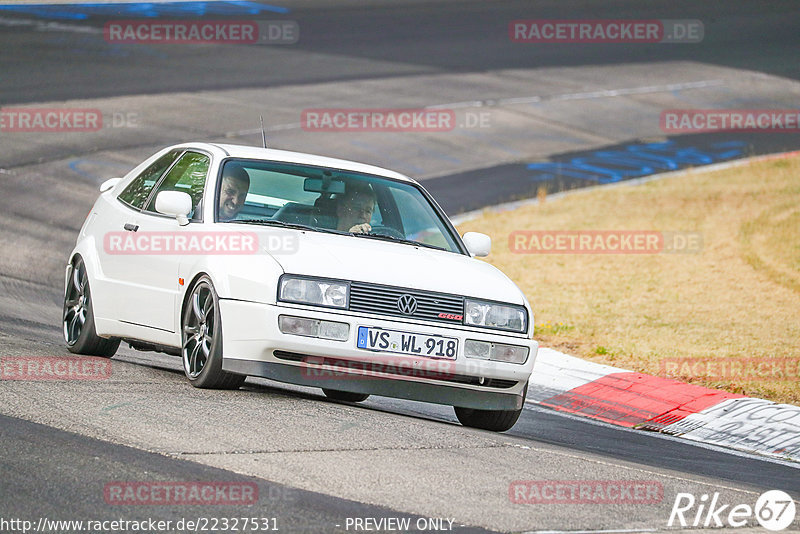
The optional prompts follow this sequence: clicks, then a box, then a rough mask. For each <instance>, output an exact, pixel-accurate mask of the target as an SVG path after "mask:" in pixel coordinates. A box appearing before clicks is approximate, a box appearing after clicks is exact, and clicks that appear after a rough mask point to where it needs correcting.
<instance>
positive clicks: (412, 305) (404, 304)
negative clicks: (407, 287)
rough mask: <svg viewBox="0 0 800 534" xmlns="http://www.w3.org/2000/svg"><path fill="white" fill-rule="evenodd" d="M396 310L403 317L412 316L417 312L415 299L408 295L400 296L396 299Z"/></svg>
mask: <svg viewBox="0 0 800 534" xmlns="http://www.w3.org/2000/svg"><path fill="white" fill-rule="evenodd" d="M397 309H398V310H400V312H401V313H404V314H405V315H412V314H413V313H414V312H415V311H417V299H415V298H414V296H413V295H409V294H408V293H406V294H405V295H400V298H398V299H397Z"/></svg>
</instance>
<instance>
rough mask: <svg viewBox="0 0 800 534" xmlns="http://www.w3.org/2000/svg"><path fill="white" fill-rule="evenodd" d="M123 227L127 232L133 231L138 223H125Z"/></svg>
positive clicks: (136, 228) (137, 227) (137, 226)
mask: <svg viewBox="0 0 800 534" xmlns="http://www.w3.org/2000/svg"><path fill="white" fill-rule="evenodd" d="M123 228H125V229H126V230H127V231H129V232H135V231H137V230H138V229H139V225H138V224H133V223H125V226H123Z"/></svg>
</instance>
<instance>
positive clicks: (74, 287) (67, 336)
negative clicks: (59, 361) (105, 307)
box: [61, 256, 120, 358]
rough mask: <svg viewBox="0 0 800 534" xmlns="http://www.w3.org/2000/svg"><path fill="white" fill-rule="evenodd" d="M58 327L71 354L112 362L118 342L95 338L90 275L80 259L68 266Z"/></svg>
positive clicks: (96, 336)
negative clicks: (99, 357) (108, 359)
mask: <svg viewBox="0 0 800 534" xmlns="http://www.w3.org/2000/svg"><path fill="white" fill-rule="evenodd" d="M61 324H62V329H63V331H64V341H66V342H67V350H68V351H70V352H72V353H73V354H85V355H89V356H101V357H103V358H111V357H112V356H113V355H114V354H115V353H116V352H117V349H118V348H119V343H120V340H119V339H115V338H111V339H106V338H102V337H100V336H98V335H97V330H96V329H95V326H94V308H93V307H92V293H91V291H90V290H89V275H88V273H87V272H86V265H85V264H84V263H83V258H81V257H80V256H77V257H75V259H73V260H72V263H70V271H69V273H68V275H67V287H66V289H65V291H64V306H63V308H62V313H61Z"/></svg>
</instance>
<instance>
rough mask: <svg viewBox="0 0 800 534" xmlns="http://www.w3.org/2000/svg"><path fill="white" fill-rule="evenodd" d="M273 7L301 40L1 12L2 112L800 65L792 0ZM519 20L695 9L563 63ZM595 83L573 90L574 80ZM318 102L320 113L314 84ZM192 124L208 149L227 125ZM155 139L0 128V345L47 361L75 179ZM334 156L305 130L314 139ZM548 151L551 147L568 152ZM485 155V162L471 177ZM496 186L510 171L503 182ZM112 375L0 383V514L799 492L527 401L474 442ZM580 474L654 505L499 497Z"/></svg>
mask: <svg viewBox="0 0 800 534" xmlns="http://www.w3.org/2000/svg"><path fill="white" fill-rule="evenodd" d="M285 5H286V6H289V7H290V11H289V12H288V13H284V14H275V13H274V12H268V11H265V12H264V13H263V14H260V15H258V17H259V18H268V19H278V18H286V19H292V20H296V21H298V22H299V24H300V27H301V31H302V38H301V41H300V42H299V43H298V44H297V45H293V46H292V47H291V48H290V47H283V48H281V49H278V48H275V47H231V46H209V45H204V46H202V47H189V48H182V47H144V48H135V47H134V48H131V47H127V48H126V47H113V46H107V45H106V44H104V43H102V41H101V42H98V39H96V38H89V37H88V36H90V35H92V34H89V33H82V32H80V31H73V30H67V31H55V30H53V31H50V30H44V31H39V30H33V28H34V24H35V23H36V22H35V21H37V20H39V21H41V20H46V19H39V18H38V17H37V16H36V15H35V14H33V15H32V14H30V13H15V12H11V11H9V12H5V13H0V22H2V24H0V47H2V48H0V50H2V51H3V52H0V72H1V73H2V74H0V102H2V104H3V105H4V106H7V105H11V104H14V105H20V106H22V105H26V104H33V103H39V102H61V101H66V100H74V99H79V100H87V101H88V100H90V99H98V98H122V97H131V98H135V97H136V96H137V95H142V94H152V95H156V96H158V95H164V94H166V95H167V97H168V95H169V93H172V92H175V91H182V92H190V93H191V92H198V91H225V90H233V89H242V90H248V89H252V88H256V89H268V90H274V91H277V92H280V91H281V88H282V87H283V86H291V87H293V88H294V89H292V90H293V91H297V89H296V88H297V87H298V86H303V85H306V86H309V87H311V88H312V89H313V87H314V86H316V85H318V84H322V83H338V82H341V83H350V82H353V83H358V82H360V81H362V80H376V83H380V84H382V85H381V87H383V88H384V90H385V91H387V92H386V93H385V94H384V96H385V97H386V99H387V100H388V101H389V102H394V101H397V102H398V104H397V105H398V106H399V105H402V104H401V103H402V102H404V100H403V95H404V93H405V92H407V91H409V90H410V89H409V88H408V86H407V85H406V84H407V83H408V79H409V77H411V79H414V78H413V77H414V76H426V75H439V74H446V75H452V76H456V77H457V76H462V75H463V76H470V75H473V74H474V73H483V72H486V71H492V70H502V69H553V68H556V69H557V68H560V67H569V68H571V69H574V70H570V71H569V72H570V73H575V72H578V73H580V72H586V73H588V75H587V77H588V78H592V76H593V75H594V74H595V73H597V72H602V73H604V74H603V76H606V77H608V76H614V75H617V76H620V77H624V76H625V75H626V73H630V72H633V71H636V69H637V68H638V69H639V70H640V71H641V70H647V67H648V65H649V64H650V63H651V62H653V63H655V62H666V63H668V64H669V63H670V62H692V63H698V64H702V68H703V69H705V70H707V71H712V70H714V69H718V71H719V72H723V70H725V71H726V72H727V71H728V70H730V69H736V70H739V69H741V70H746V71H757V72H760V73H765V74H768V75H770V76H771V78H770V80H768V81H769V82H770V83H773V84H775V83H777V82H776V81H775V79H776V78H781V79H784V80H788V81H787V83H789V82H791V81H793V80H797V79H798V77H800V70H799V69H800V66H798V63H797V61H796V50H797V49H798V48H800V47H798V45H800V42H798V41H800V36H798V35H797V32H796V28H797V23H798V15H797V13H796V11H797V10H796V4H795V3H794V2H737V3H735V4H732V3H728V2H725V3H722V2H720V3H717V2H702V3H701V2H669V3H658V4H648V5H647V6H645V5H643V4H641V3H640V2H618V3H614V4H613V5H612V6H610V7H609V6H603V5H601V4H594V3H586V2H580V3H569V2H543V3H537V4H536V5H535V9H533V7H532V4H530V3H529V2H491V3H484V2H457V1H449V2H439V3H435V2H430V3H425V2H403V3H402V4H395V5H389V6H386V5H382V3H373V4H370V5H363V6H344V7H336V8H334V7H332V6H331V5H326V4H325V3H324V2H303V3H299V4H297V5H296V7H295V6H292V5H291V4H285ZM109 18H114V17H109V16H108V15H105V16H94V15H92V16H90V17H89V18H88V19H87V20H84V21H81V25H82V26H84V27H85V26H88V27H94V28H101V27H102V25H103V24H104V22H105V21H106V20H109ZM518 18H519V19H525V18H564V19H567V18H570V19H574V18H606V19H629V18H643V19H644V18H647V19H653V18H669V19H699V20H702V21H703V22H704V25H705V34H706V37H705V39H704V41H703V44H702V46H699V47H698V46H694V47H689V46H688V45H669V46H667V45H640V46H636V47H632V46H631V47H628V46H620V45H593V46H570V47H569V48H568V49H567V52H566V53H565V49H564V47H563V46H560V47H559V46H555V45H543V46H538V47H535V48H531V47H526V46H520V45H514V46H512V45H511V44H510V43H509V42H508V39H507V23H508V21H509V20H513V19H518ZM9 21H16V23H15V24H11V23H10V22H9ZM30 21H34V22H30ZM593 68H594V69H600V70H591V69H593ZM655 71H656V69H654V76H655V75H656V74H655ZM548 72H551V71H548ZM715 72H716V71H715ZM610 73H616V74H610ZM715 75H716V74H715ZM603 81H607V80H601V79H597V80H593V79H588V80H584V81H583V83H584V86H582V87H581V89H584V88H591V87H593V86H594V84H595V83H597V84H599V83H601V82H603ZM531 83H533V82H531ZM332 87H352V86H351V85H334V86H332ZM497 90H498V91H500V92H501V89H500V88H498V89H497ZM431 91H435V87H431ZM479 92H480V91H479ZM775 92H776V93H778V92H779V91H778V90H775ZM487 94H488V95H489V96H491V94H490V93H489V92H488V91H487ZM767 94H769V93H767ZM436 96H438V97H440V98H442V99H444V100H443V101H445V102H450V101H459V100H461V99H462V98H460V96H461V95H455V94H449V93H447V92H446V91H445V94H438V95H436ZM330 98H331V101H332V102H338V101H337V99H336V96H335V95H332V96H331V97H330ZM342 98H345V99H346V95H345V96H343V97H342ZM729 98H730V103H729V104H728V106H729V107H746V106H748V105H751V106H755V104H753V103H752V102H755V100H748V99H747V98H741V97H738V96H737V94H732V95H730V96H729ZM737 98H739V99H738V100H737ZM766 98H774V99H775V101H776V102H777V101H778V97H777V96H775V97H769V96H767V97H766ZM137 102H138V101H137ZM762 102H763V99H762ZM326 103H327V101H325V100H322V101H320V102H319V103H318V105H319V106H320V107H322V106H324V105H325V104H326ZM172 104H173V106H177V107H180V104H179V103H178V102H174V101H173V102H172ZM187 105H188V104H187ZM226 105H227V104H226V103H225V102H221V103H219V104H217V105H215V106H212V107H211V108H210V109H209V116H213V117H218V116H220V115H224V113H225V111H226V108H225V106H226ZM330 105H331V106H335V105H338V104H336V103H332V104H330ZM777 107H780V106H777ZM784 107H785V106H784ZM134 109H137V111H138V108H134ZM141 112H142V113H144V112H145V110H143V109H142V110H141ZM192 127H193V126H192ZM192 127H187V130H189V131H195V132H196V133H195V136H197V135H200V136H204V135H209V136H211V134H209V133H208V130H206V129H202V128H199V127H198V128H196V130H192ZM211 131H216V132H217V134H216V135H215V136H211V137H212V138H216V137H219V136H220V134H222V133H223V132H225V131H228V130H226V129H224V127H223V129H221V130H220V129H219V128H217V129H211ZM178 133H180V134H182V135H186V131H181V132H178ZM170 135H172V136H175V135H177V133H173V132H170ZM246 135H247V134H245V135H243V136H242V137H246ZM249 135H250V136H251V139H252V133H251V134H249ZM276 135H277V134H276ZM576 135H577V134H576ZM587 137H588V136H587ZM634 137H635V136H634ZM624 138H625V137H624V135H622V134H620V136H619V139H624ZM317 139H321V138H317ZM167 140H173V139H171V138H170V137H169V135H166V134H164V137H163V139H162V138H161V137H159V138H157V139H155V140H154V139H152V138H148V137H147V132H133V133H129V132H127V137H124V138H121V139H115V138H114V137H113V136H111V137H110V139H108V140H106V141H105V143H106V144H103V140H100V141H98V140H95V139H93V138H78V139H77V140H73V139H70V145H69V150H65V149H64V148H63V146H65V145H63V144H60V143H59V142H53V141H48V140H47V139H44V138H41V139H40V138H38V137H37V138H34V139H32V140H31V141H30V143H27V141H26V144H27V145H28V147H27V150H28V152H26V156H25V158H22V159H17V154H18V153H19V152H17V148H18V146H19V144H18V143H20V141H18V137H17V138H10V137H8V136H6V134H5V133H0V144H2V145H3V147H4V148H3V150H2V152H0V168H2V169H0V170H2V174H0V184H2V185H0V188H1V189H0V192H2V195H0V228H2V236H0V243H1V244H2V245H1V246H2V252H3V253H2V259H0V286H1V287H2V295H0V321H2V322H0V356H21V355H24V356H64V355H67V354H68V353H67V351H66V350H65V349H64V348H63V346H62V343H61V339H60V336H61V334H60V328H59V317H60V306H61V278H62V277H63V270H62V265H63V262H64V261H65V259H66V256H67V254H68V252H69V250H70V248H71V246H72V244H73V243H74V239H75V236H76V235H77V231H78V228H79V226H80V224H81V222H82V220H83V217H84V216H85V214H86V211H87V210H88V209H89V207H90V205H91V203H92V201H93V200H94V198H95V196H96V194H97V190H96V186H97V184H98V183H99V181H101V176H102V175H103V173H107V172H111V171H110V170H108V169H113V165H116V166H117V168H120V169H124V168H125V167H126V166H127V168H130V167H131V166H132V165H133V164H134V163H135V162H136V160H137V158H141V157H144V156H146V155H147V154H148V153H151V152H152V151H154V150H155V148H157V147H158V146H159V143H161V144H162V145H163V144H165V143H166V141H167ZM180 140H183V139H174V141H180ZM598 142H599V141H598ZM759 142H763V143H766V145H768V146H767V147H766V148H764V150H763V152H768V151H770V149H771V148H772V149H774V148H775V147H776V146H777V145H781V143H784V144H786V143H787V142H786V140H785V138H777V139H776V140H775V143H770V142H764V141H763V139H761V140H759ZM793 143H794V141H791V142H788V145H792V144H793ZM604 144H605V145H609V146H612V147H613V146H614V145H615V143H614V142H606V143H604ZM56 145H60V146H61V151H59V150H58V146H56ZM781 147H782V148H784V147H783V145H781ZM337 148H338V147H337V146H336V145H335V143H334V142H333V141H331V142H329V141H327V140H323V141H322V142H321V147H320V150H321V151H323V152H328V153H330V152H336V151H337ZM112 149H113V151H112ZM383 149H384V150H386V151H390V149H389V147H387V146H383ZM454 151H455V149H454ZM553 154H562V155H563V157H564V158H566V157H568V156H570V155H573V154H572V153H571V152H570V151H568V150H556V151H555V152H553V153H551V154H549V155H551V156H552V155H553ZM30 155H33V156H35V157H33V158H32V157H30ZM86 155H89V156H90V157H92V158H95V159H96V160H98V161H100V164H102V165H109V166H111V167H108V169H102V168H101V170H99V171H98V170H97V169H92V170H93V171H95V172H93V173H88V175H87V174H79V173H76V172H75V171H74V169H75V167H72V168H70V167H68V166H67V164H66V163H67V162H70V161H73V162H74V161H76V160H75V158H78V157H83V156H86ZM422 156H424V154H422ZM380 157H383V156H382V155H381V156H380ZM100 164H98V163H96V165H100ZM506 164H507V163H505V162H501V161H491V160H490V161H486V162H485V164H484V165H483V167H491V166H493V165H506ZM515 165H518V164H516V163H515ZM471 167H473V168H478V166H477V165H474V164H472V165H471ZM426 170H428V169H426ZM429 170H430V175H431V176H432V177H431V178H430V180H432V181H431V184H432V185H433V183H434V182H438V183H439V184H442V185H441V186H438V185H437V187H440V189H439V190H438V191H437V195H439V194H441V195H444V196H447V195H450V196H449V197H447V198H449V199H451V200H450V202H452V206H451V207H452V212H457V211H459V210H463V209H468V208H472V207H475V205H476V204H474V202H476V200H475V198H476V197H478V196H481V195H480V192H479V191H474V194H473V195H466V196H463V195H462V196H459V194H456V193H455V191H454V190H455V189H457V188H458V186H459V185H460V187H461V191H464V190H469V189H467V188H464V187H463V183H464V180H463V179H459V180H455V179H453V178H452V177H453V176H457V173H450V174H447V173H443V172H442V171H441V170H440V168H438V167H437V168H433V167H432V168H431V169H429ZM460 172H462V173H469V172H476V171H474V170H470V169H462V170H461V171H460ZM423 174H425V173H423ZM87 176H88V177H87ZM506 176H507V179H508V180H511V181H513V180H519V178H518V177H519V172H516V171H515V172H509V173H508V174H507V175H506ZM567 185H569V184H567ZM476 187H477V185H476ZM496 200H503V198H497V199H496ZM478 204H480V202H479V203H478ZM112 365H113V376H112V378H111V379H110V380H108V381H104V383H102V384H100V385H98V384H96V383H52V382H51V383H45V382H39V383H36V382H26V383H10V382H5V381H4V382H0V399H2V400H0V414H2V415H0V443H2V447H0V466H2V467H0V471H1V472H2V484H0V517H2V518H6V519H7V518H23V519H30V520H36V519H38V518H40V517H48V518H51V519H111V518H117V517H123V518H129V519H143V518H163V519H177V518H181V517H196V516H203V515H205V516H216V517H223V516H227V517H234V516H238V515H242V514H246V515H249V516H252V515H254V514H255V513H257V515H259V516H261V517H277V518H278V521H279V527H280V530H281V531H285V532H336V531H348V530H347V529H346V528H345V524H346V523H345V521H346V518H348V517H350V518H354V517H362V518H363V517H371V518H379V517H406V516H409V517H414V518H418V517H449V518H454V519H455V523H454V526H455V527H457V529H459V531H464V532H467V531H475V532H478V531H480V529H481V528H486V529H489V530H493V531H532V530H565V531H577V530H601V529H603V530H612V531H622V530H624V531H631V532H633V531H650V530H663V529H666V523H667V518H668V516H669V512H670V509H671V506H672V501H673V500H674V498H675V495H676V494H677V493H678V492H689V493H694V494H695V495H700V494H703V493H713V492H716V491H718V492H720V493H721V494H722V497H723V498H724V499H727V500H726V501H725V502H731V503H737V504H738V503H750V504H752V503H753V502H755V499H756V497H757V495H758V494H759V493H761V492H762V491H765V490H768V489H776V488H778V489H783V490H784V491H788V492H789V493H790V494H791V495H792V496H793V497H794V498H795V499H796V500H797V499H798V498H800V471H798V469H797V467H796V466H791V465H788V464H785V463H781V462H776V461H770V460H765V459H762V458H758V457H754V456H749V455H744V454H739V453H733V452H730V451H725V450H722V449H719V448H713V447H702V446H698V445H695V444H690V443H686V442H682V441H680V440H677V439H674V438H670V437H665V436H659V435H654V434H650V433H644V432H636V431H630V430H624V429H619V428H615V427H612V426H610V425H605V424H600V423H596V422H592V421H588V420H582V419H579V418H575V417H569V416H564V415H561V414H557V413H554V412H551V411H548V410H545V409H541V408H538V407H535V406H528V407H526V410H525V411H524V413H523V415H522V417H521V418H520V421H519V422H518V424H517V425H516V426H515V427H514V429H512V430H511V431H510V432H508V433H506V434H503V435H496V434H491V433H486V432H480V431H475V430H471V429H466V428H463V427H460V426H459V425H458V424H457V423H456V422H455V417H454V416H453V414H452V410H451V409H449V408H448V407H439V406H430V405H424V404H418V403H411V402H403V401H397V400H392V399H378V398H371V399H369V400H368V401H367V402H365V403H363V405H359V406H355V405H349V404H344V403H335V402H331V401H328V400H325V399H324V398H323V397H322V396H321V394H320V393H319V391H317V390H310V389H303V388H295V387H291V386H286V385H282V384H277V383H273V382H269V381H264V380H252V379H251V380H249V381H248V383H247V385H246V387H245V388H243V389H242V390H241V391H239V392H206V391H202V392H201V391H196V390H193V389H192V388H191V387H190V386H188V384H186V383H185V381H184V380H183V378H182V375H181V374H180V372H179V369H180V366H179V362H178V360H177V359H176V358H170V357H167V356H162V355H155V354H151V353H138V352H135V351H132V350H130V349H121V350H120V352H119V353H118V356H117V357H115V358H114V359H113V360H112ZM588 479H595V480H631V479H633V480H656V481H659V482H660V483H661V484H662V485H663V487H664V499H663V502H661V503H660V504H657V505H650V506H643V505H631V504H618V505H597V504H594V505H563V506H547V505H540V506H535V505H514V504H511V503H510V502H509V499H508V486H509V484H510V482H511V481H513V480H588ZM120 480H127V481H149V480H161V481H165V480H166V481H197V480H224V481H241V480H246V481H254V482H255V483H257V484H258V486H259V490H260V491H259V494H260V499H259V503H258V505H257V506H256V507H247V508H246V509H245V508H237V507H225V508H224V509H222V510H221V509H220V507H204V508H202V509H198V508H193V507H186V506H183V507H169V506H161V507H159V506H147V507H135V506H111V505H109V504H108V503H107V502H105V501H104V500H103V493H102V489H103V486H104V484H106V483H108V482H109V481H120ZM751 524H752V523H751ZM797 524H798V523H795V527H796V526H797ZM349 531H350V532H352V531H354V530H353V529H352V528H351V529H349ZM738 531H739V532H742V531H745V530H742V529H738ZM755 531H763V530H755Z"/></svg>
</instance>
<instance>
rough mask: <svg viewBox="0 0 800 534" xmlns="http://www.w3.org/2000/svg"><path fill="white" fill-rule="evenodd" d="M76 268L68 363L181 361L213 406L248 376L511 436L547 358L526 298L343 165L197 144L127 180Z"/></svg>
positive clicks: (476, 243)
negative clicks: (440, 414) (418, 409)
mask: <svg viewBox="0 0 800 534" xmlns="http://www.w3.org/2000/svg"><path fill="white" fill-rule="evenodd" d="M100 190H101V195H100V196H99V198H98V199H97V201H96V202H95V204H94V207H93V208H92V210H91V212H90V213H89V215H88V217H87V218H86V221H85V222H84V224H83V227H82V228H81V230H80V234H79V236H78V240H77V244H76V246H75V248H74V250H73V251H72V253H71V254H70V257H69V262H68V264H67V268H66V289H65V297H64V309H63V312H64V313H63V328H64V338H65V340H66V343H67V346H68V348H69V350H70V351H72V352H74V353H79V354H91V355H98V356H106V357H111V356H112V355H113V354H114V353H115V352H116V350H117V348H118V346H119V344H120V341H125V342H127V343H128V344H130V346H131V347H133V348H135V349H138V350H153V351H159V352H164V353H167V354H174V355H178V356H181V358H182V360H183V368H184V371H185V373H186V376H187V377H188V379H189V381H190V382H191V383H192V384H193V385H194V386H196V387H201V388H236V387H239V386H240V385H241V384H242V382H243V381H244V379H245V378H246V377H247V376H258V377H264V378H269V379H273V380H279V381H283V382H288V383H292V384H299V385H304V386H313V387H320V388H322V389H323V391H324V393H325V395H327V396H328V397H330V398H333V399H336V400H340V401H350V402H358V401H361V400H364V399H366V398H367V396H368V395H370V394H374V395H383V396H388V397H397V398H403V399H412V400H419V401H426V402H433V403H439V404H447V405H451V406H454V407H455V412H456V416H457V417H458V420H459V421H461V423H462V424H464V425H466V426H471V427H477V428H483V429H488V430H495V431H504V430H508V429H509V428H511V427H512V426H513V425H514V423H516V421H517V419H518V417H519V414H520V413H521V411H522V406H523V403H524V401H525V392H526V388H527V383H528V379H529V377H530V375H531V372H532V370H533V364H534V360H535V359H536V352H537V349H538V344H537V342H536V341H534V340H533V339H532V337H533V314H532V311H531V308H530V305H529V304H528V302H527V300H526V299H525V296H524V295H523V293H522V291H520V289H519V288H518V287H517V286H516V285H515V284H514V283H513V282H511V280H509V279H508V278H507V277H506V276H505V275H504V274H503V273H501V272H500V271H498V270H497V269H496V268H494V267H493V266H491V265H489V264H488V263H486V262H483V261H480V260H477V259H475V258H474V256H486V255H487V254H488V253H489V250H490V247H491V242H490V239H489V237H488V236H486V235H483V234H479V233H473V232H470V233H466V234H465V235H464V236H463V237H460V236H459V235H458V233H457V232H456V230H455V228H454V227H453V225H452V223H451V222H450V221H449V220H448V218H447V216H446V215H445V214H444V212H443V211H442V209H441V208H440V207H439V206H438V205H437V204H436V202H435V201H434V200H433V198H431V196H430V195H429V194H428V193H427V192H426V191H425V189H423V188H422V187H421V186H420V185H419V184H418V183H417V182H415V181H414V180H412V179H411V178H408V177H406V176H403V175H401V174H398V173H396V172H392V171H389V170H386V169H382V168H378V167H373V166H370V165H364V164H361V163H354V162H350V161H343V160H338V159H333V158H327V157H321V156H315V155H309V154H300V153H294V152H286V151H281V150H271V149H264V148H254V147H245V146H234V145H220V144H209V143H190V144H182V145H177V146H172V147H169V148H165V149H163V150H162V151H160V152H158V153H157V154H155V155H154V156H152V157H151V158H149V159H147V160H146V161H145V162H143V163H142V164H141V165H139V166H138V167H136V168H135V169H133V170H132V171H131V172H130V173H128V174H127V175H126V176H125V177H124V178H113V179H110V180H108V181H106V182H105V183H104V184H103V185H102V186H101V187H100Z"/></svg>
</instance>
